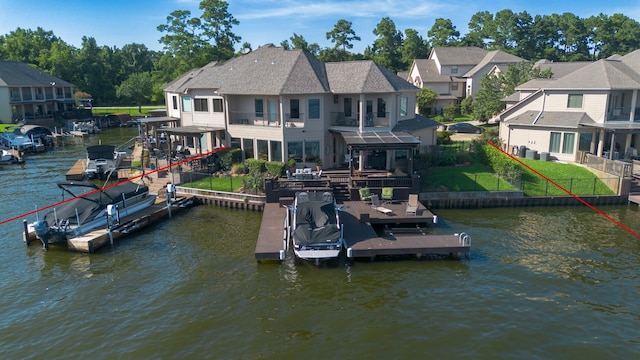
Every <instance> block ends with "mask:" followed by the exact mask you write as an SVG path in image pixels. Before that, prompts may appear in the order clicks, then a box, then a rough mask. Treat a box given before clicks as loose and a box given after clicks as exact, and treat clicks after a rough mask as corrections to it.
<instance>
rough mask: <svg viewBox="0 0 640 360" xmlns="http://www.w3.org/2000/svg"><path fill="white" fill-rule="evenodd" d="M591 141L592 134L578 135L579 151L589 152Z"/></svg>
mask: <svg viewBox="0 0 640 360" xmlns="http://www.w3.org/2000/svg"><path fill="white" fill-rule="evenodd" d="M592 141H593V134H592V133H582V134H580V140H579V141H578V150H579V151H591V142H592Z"/></svg>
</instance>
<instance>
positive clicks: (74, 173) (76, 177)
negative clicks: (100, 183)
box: [66, 159, 87, 181]
mask: <svg viewBox="0 0 640 360" xmlns="http://www.w3.org/2000/svg"><path fill="white" fill-rule="evenodd" d="M86 167H87V159H79V160H78V161H76V163H75V164H73V166H72V167H71V169H69V171H67V175H66V179H67V181H82V180H84V169H86Z"/></svg>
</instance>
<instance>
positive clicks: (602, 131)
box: [494, 50, 640, 162]
mask: <svg viewBox="0 0 640 360" xmlns="http://www.w3.org/2000/svg"><path fill="white" fill-rule="evenodd" d="M547 66H551V68H552V71H553V72H554V74H555V73H556V68H554V67H553V65H552V64H550V63H547ZM557 73H558V74H560V76H553V77H552V78H551V79H535V80H531V81H529V82H526V83H524V84H522V85H520V86H518V87H517V88H516V90H517V92H518V101H517V102H516V103H515V104H513V105H511V106H510V107H508V108H507V109H506V110H504V111H503V112H501V113H500V114H498V115H497V116H496V118H495V119H494V120H495V121H498V122H499V123H500V138H501V139H502V140H503V142H504V144H505V146H506V148H507V149H509V150H512V151H513V150H515V148H519V147H521V146H526V148H527V149H530V150H534V151H537V152H539V153H548V154H549V157H550V158H552V159H558V160H562V161H570V162H575V161H578V160H579V156H580V153H581V152H589V153H591V154H597V155H598V156H604V157H607V158H609V159H617V158H623V157H630V156H636V155H637V150H636V149H637V148H638V146H640V141H639V139H638V134H640V109H639V106H640V103H639V102H638V90H640V50H636V51H634V52H632V53H629V54H627V55H625V56H616V57H612V58H609V59H603V60H599V61H596V62H592V63H573V64H564V65H561V67H559V68H558V71H557Z"/></svg>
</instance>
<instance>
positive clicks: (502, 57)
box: [464, 50, 524, 77]
mask: <svg viewBox="0 0 640 360" xmlns="http://www.w3.org/2000/svg"><path fill="white" fill-rule="evenodd" d="M521 61H524V59H523V58H521V57H518V56H515V55H511V54H509V53H506V52H504V51H502V50H493V51H489V52H488V53H487V54H486V55H485V56H484V57H483V58H482V60H480V62H478V64H477V65H476V66H474V67H473V68H472V69H471V70H469V71H467V73H466V74H464V77H471V76H473V75H474V74H476V73H477V72H478V71H481V70H482V69H483V68H484V67H485V66H487V65H489V64H495V65H505V64H513V63H518V62H521Z"/></svg>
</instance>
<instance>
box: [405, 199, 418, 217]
mask: <svg viewBox="0 0 640 360" xmlns="http://www.w3.org/2000/svg"><path fill="white" fill-rule="evenodd" d="M405 212H406V214H407V215H409V214H413V215H416V214H417V212H418V194H409V201H407V208H406V210H405Z"/></svg>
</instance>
